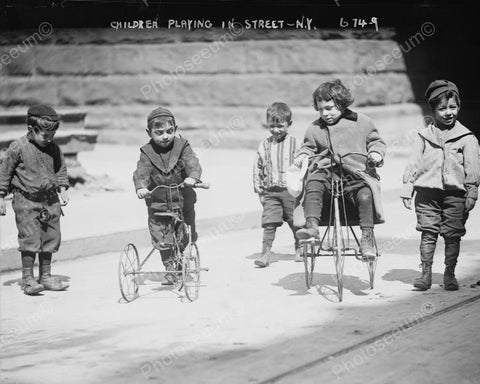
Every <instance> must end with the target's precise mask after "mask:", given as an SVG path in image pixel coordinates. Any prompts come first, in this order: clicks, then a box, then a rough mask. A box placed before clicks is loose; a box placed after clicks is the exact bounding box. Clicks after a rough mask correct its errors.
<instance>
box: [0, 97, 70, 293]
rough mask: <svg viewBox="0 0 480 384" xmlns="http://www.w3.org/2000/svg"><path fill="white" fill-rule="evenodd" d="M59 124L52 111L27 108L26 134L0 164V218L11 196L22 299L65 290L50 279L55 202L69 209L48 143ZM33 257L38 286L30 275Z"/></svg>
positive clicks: (60, 162) (58, 154)
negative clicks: (20, 272)
mask: <svg viewBox="0 0 480 384" xmlns="http://www.w3.org/2000/svg"><path fill="white" fill-rule="evenodd" d="M59 124H60V122H59V119H58V115H57V113H56V112H55V110H54V109H53V108H51V107H49V106H47V105H34V106H32V107H31V108H29V110H28V113H27V129H28V133H27V134H26V135H25V136H23V137H21V138H20V139H18V140H15V141H13V142H12V143H11V144H10V146H9V148H8V150H7V151H6V153H5V156H4V158H3V160H2V162H1V163H0V215H5V213H6V206H5V200H4V197H5V196H6V195H7V194H8V193H9V192H13V193H14V195H13V201H12V207H13V210H14V212H15V220H16V223H17V229H18V243H19V251H20V253H21V257H22V288H23V291H24V293H25V294H27V295H34V294H37V293H39V292H41V291H43V290H51V291H59V290H64V289H66V288H68V284H66V283H64V282H61V281H59V280H58V279H56V278H54V277H52V276H51V273H50V270H51V268H50V267H51V262H52V253H54V252H57V251H58V249H59V247H60V214H61V208H60V200H61V201H62V205H66V204H67V203H68V196H67V193H66V190H67V189H68V187H69V183H68V175H67V168H66V166H65V160H64V157H63V154H62V151H61V150H60V148H59V147H58V145H56V144H55V143H54V142H53V141H52V140H53V137H54V136H55V133H56V131H57V129H58V127H59ZM59 195H60V200H59ZM37 253H38V259H39V276H40V279H39V282H37V281H36V280H35V278H34V273H33V264H34V262H35V256H36V254H37Z"/></svg>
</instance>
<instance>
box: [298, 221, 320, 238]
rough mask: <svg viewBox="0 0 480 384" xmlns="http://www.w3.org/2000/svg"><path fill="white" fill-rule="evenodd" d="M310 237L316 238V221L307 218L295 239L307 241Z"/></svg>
mask: <svg viewBox="0 0 480 384" xmlns="http://www.w3.org/2000/svg"><path fill="white" fill-rule="evenodd" d="M312 237H315V238H318V220H317V219H315V218H313V217H309V218H308V219H307V223H306V224H305V228H302V229H299V230H298V231H297V239H300V240H307V239H310V238H312Z"/></svg>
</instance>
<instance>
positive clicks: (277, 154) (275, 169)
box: [253, 134, 300, 194]
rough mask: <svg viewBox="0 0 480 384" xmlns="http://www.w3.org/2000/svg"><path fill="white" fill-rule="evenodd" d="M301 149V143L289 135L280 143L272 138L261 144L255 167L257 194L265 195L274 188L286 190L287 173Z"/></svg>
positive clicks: (254, 177)
mask: <svg viewBox="0 0 480 384" xmlns="http://www.w3.org/2000/svg"><path fill="white" fill-rule="evenodd" d="M299 148H300V143H299V141H298V140H297V139H296V138H295V137H293V136H290V135H288V134H287V135H286V136H285V137H284V139H283V140H282V141H280V142H278V141H276V140H275V139H274V137H273V136H270V137H269V138H267V139H265V140H263V141H262V142H261V143H260V145H259V147H258V151H257V154H256V156H255V163H254V165H253V188H254V190H255V193H258V194H263V193H265V192H268V190H269V189H270V188H272V187H281V188H286V186H287V184H286V180H285V175H286V171H287V168H288V167H289V166H290V165H291V164H292V163H293V159H294V158H295V152H296V151H297V150H298V149H299Z"/></svg>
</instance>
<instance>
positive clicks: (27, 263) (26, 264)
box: [21, 252, 35, 268]
mask: <svg viewBox="0 0 480 384" xmlns="http://www.w3.org/2000/svg"><path fill="white" fill-rule="evenodd" d="M21 255H22V267H23V268H33V264H34V263H35V253H34V252H21Z"/></svg>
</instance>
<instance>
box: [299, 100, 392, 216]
mask: <svg viewBox="0 0 480 384" xmlns="http://www.w3.org/2000/svg"><path fill="white" fill-rule="evenodd" d="M330 150H333V151H334V153H335V154H337V155H341V156H343V155H345V154H346V153H350V152H359V153H362V154H364V155H368V154H369V153H372V152H377V153H378V154H380V155H381V156H382V159H383V158H384V157H385V152H386V145H385V141H384V140H383V139H382V137H381V136H380V134H379V132H378V130H377V128H376V127H375V125H374V124H373V121H372V120H371V119H370V118H369V117H368V116H366V115H364V114H362V113H356V112H354V111H352V110H350V109H346V110H345V112H344V114H343V116H342V118H341V119H340V120H339V121H338V122H337V123H336V124H335V125H333V126H328V125H327V124H326V123H325V122H324V121H323V120H322V119H317V120H315V121H314V122H313V123H312V124H311V125H310V126H309V127H308V128H307V130H306V132H305V138H304V141H303V145H302V147H301V148H300V150H299V151H298V154H297V156H298V155H300V154H306V155H308V156H312V155H317V154H320V155H327V154H328V153H329V151H330ZM382 163H383V160H382ZM329 166H330V159H329V158H325V159H321V158H317V159H314V160H313V161H312V162H311V164H310V168H309V173H312V172H315V170H316V169H317V170H319V169H322V168H327V167H329ZM343 170H344V171H346V172H347V176H348V174H354V175H356V176H360V177H361V178H362V179H363V180H365V182H366V183H367V184H368V186H369V187H370V189H371V190H372V194H373V203H374V208H375V224H380V223H384V222H385V217H384V214H383V208H382V201H381V190H380V181H379V176H378V175H377V173H376V172H375V169H367V167H366V159H365V158H364V157H361V156H349V157H345V159H344V161H343ZM307 178H308V174H307ZM295 225H298V224H295Z"/></svg>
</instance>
